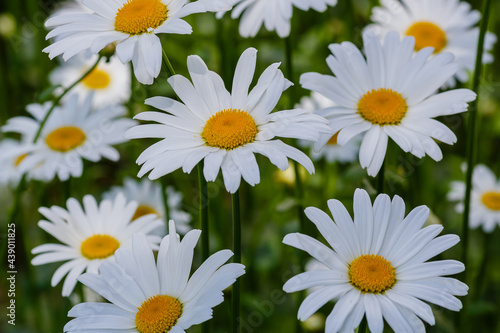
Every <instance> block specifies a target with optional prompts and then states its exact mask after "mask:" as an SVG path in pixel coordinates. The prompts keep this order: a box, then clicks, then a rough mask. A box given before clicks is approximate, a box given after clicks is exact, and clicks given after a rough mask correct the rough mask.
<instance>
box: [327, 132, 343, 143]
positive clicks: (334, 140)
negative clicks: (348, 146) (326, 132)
mask: <svg viewBox="0 0 500 333" xmlns="http://www.w3.org/2000/svg"><path fill="white" fill-rule="evenodd" d="M339 132H340V131H338V132H337V133H335V134H334V135H333V136H332V137H331V138H330V140H328V142H327V143H326V144H327V145H332V146H336V145H337V144H338V143H337V138H338V137H339Z"/></svg>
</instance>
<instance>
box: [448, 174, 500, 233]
mask: <svg viewBox="0 0 500 333" xmlns="http://www.w3.org/2000/svg"><path fill="white" fill-rule="evenodd" d="M464 199H465V183H464V182H461V181H454V182H452V183H451V191H450V192H449V193H448V200H450V201H460V202H459V203H458V204H457V205H456V207H455V209H456V211H457V212H458V213H463V212H464V203H463V202H464ZM470 200H471V201H470V214H469V226H470V227H471V228H473V229H474V228H477V227H479V226H481V227H482V228H483V230H484V232H488V233H490V232H493V230H495V227H496V226H497V225H500V180H497V177H496V176H495V174H494V173H493V171H491V170H490V169H489V168H488V167H487V166H486V165H483V164H479V165H476V166H475V167H474V171H473V173H472V192H471V198H470Z"/></svg>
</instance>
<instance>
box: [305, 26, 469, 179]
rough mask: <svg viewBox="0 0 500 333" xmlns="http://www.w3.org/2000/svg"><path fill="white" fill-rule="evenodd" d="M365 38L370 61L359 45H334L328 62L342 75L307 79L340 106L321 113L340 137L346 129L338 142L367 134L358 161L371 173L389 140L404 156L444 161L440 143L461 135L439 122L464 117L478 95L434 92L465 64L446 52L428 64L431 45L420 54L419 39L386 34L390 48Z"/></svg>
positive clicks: (314, 75)
mask: <svg viewBox="0 0 500 333" xmlns="http://www.w3.org/2000/svg"><path fill="white" fill-rule="evenodd" d="M363 40H364V45H365V53H366V59H365V58H364V57H363V55H362V54H361V52H360V51H359V50H358V49H357V48H356V46H354V45H353V44H352V43H349V42H344V43H342V44H332V45H330V50H331V51H332V53H333V55H330V56H329V57H328V58H327V59H326V62H327V63H328V66H329V67H330V69H331V71H332V72H333V73H334V74H335V77H333V76H329V75H321V74H318V73H306V74H303V75H302V76H301V78H300V82H301V84H302V86H303V87H304V88H306V89H310V90H313V91H317V92H319V93H320V94H322V95H324V96H326V97H328V98H329V99H331V100H332V101H334V102H335V103H336V104H337V105H338V106H335V107H330V108H327V109H325V110H324V111H322V113H321V114H322V115H323V116H325V117H326V118H327V119H329V120H330V126H331V127H332V129H333V132H334V133H336V132H338V131H340V132H339V134H338V138H337V140H338V143H339V144H341V145H344V144H345V143H347V142H348V141H349V140H350V139H352V138H354V137H355V136H357V135H358V134H361V133H365V132H366V133H365V134H364V137H363V141H362V143H361V148H360V152H359V161H360V163H361V166H362V167H363V168H367V169H368V174H369V175H371V176H375V175H377V173H378V171H379V170H380V167H381V166H382V163H383V161H384V158H385V153H386V150H387V142H388V138H389V137H390V138H391V139H393V140H394V141H395V142H396V143H397V144H398V145H399V146H400V147H401V149H403V150H404V151H405V152H410V153H412V154H413V155H415V156H417V157H419V158H421V157H423V156H425V155H426V154H427V155H429V156H430V157H431V158H432V159H434V160H436V161H439V160H441V159H442V157H443V154H442V152H441V149H440V148H439V146H438V145H437V143H436V142H435V141H434V140H433V139H437V140H439V141H442V142H444V143H447V144H453V143H455V142H456V141H457V138H456V136H455V134H454V133H453V132H452V131H451V130H450V129H449V128H447V127H446V126H444V125H443V124H442V123H440V122H438V121H437V120H435V119H433V118H435V117H438V116H445V115H451V114H456V113H459V112H464V111H466V110H467V108H468V104H467V102H471V101H473V100H474V99H475V98H476V94H475V93H474V92H472V91H471V90H468V89H456V90H451V91H447V92H444V93H440V94H435V93H436V91H437V90H438V89H439V87H441V86H442V85H443V83H444V82H446V81H447V80H448V79H449V78H450V77H452V76H453V75H454V74H455V73H456V71H457V69H458V67H459V65H458V64H457V63H455V62H453V55H452V54H450V53H442V54H439V55H436V56H435V57H433V58H431V59H429V60H428V58H429V57H430V56H431V54H432V52H433V49H432V48H424V49H422V50H420V51H419V52H418V53H416V54H413V50H414V45H415V39H414V38H413V37H405V38H403V40H400V38H399V35H398V34H397V33H396V32H389V33H388V34H387V35H386V38H385V42H384V46H382V45H381V43H380V41H379V40H378V38H377V37H376V36H374V35H373V34H371V33H365V34H364V36H363Z"/></svg>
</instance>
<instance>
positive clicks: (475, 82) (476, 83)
mask: <svg viewBox="0 0 500 333" xmlns="http://www.w3.org/2000/svg"><path fill="white" fill-rule="evenodd" d="M490 7H491V0H484V1H483V11H482V12H483V18H482V20H481V27H480V31H479V41H478V43H477V54H476V66H475V69H474V76H473V78H472V90H473V91H474V92H475V93H476V94H477V98H476V100H475V101H474V102H473V103H472V104H471V106H470V111H469V126H468V140H467V174H466V179H465V201H464V215H463V224H462V242H463V245H462V262H463V263H464V265H467V262H468V258H467V257H468V255H467V248H468V244H469V213H470V199H471V191H472V172H473V170H474V166H475V164H476V158H477V156H476V153H477V149H476V148H477V140H478V138H477V135H478V133H477V126H476V120H477V110H478V105H479V88H480V83H481V74H482V69H483V63H482V59H483V53H484V40H485V37H486V31H487V29H488V21H489V17H490ZM462 274H463V275H462V277H463V279H462V281H464V282H465V281H467V272H466V271H464V272H463V273H462ZM467 307H468V299H467V298H465V299H464V311H463V313H464V314H465V315H463V316H461V318H462V323H467V319H466V317H467V316H466V315H467Z"/></svg>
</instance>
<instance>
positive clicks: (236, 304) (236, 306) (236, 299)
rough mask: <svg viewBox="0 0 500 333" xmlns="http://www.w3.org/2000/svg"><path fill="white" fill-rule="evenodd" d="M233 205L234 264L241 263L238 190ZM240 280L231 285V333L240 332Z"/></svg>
mask: <svg viewBox="0 0 500 333" xmlns="http://www.w3.org/2000/svg"><path fill="white" fill-rule="evenodd" d="M231 199H232V203H233V251H234V260H233V262H235V263H241V217H240V194H239V190H238V191H236V192H235V193H234V194H232V195H231ZM240 289H241V288H240V279H237V280H236V282H235V283H234V284H233V293H232V298H233V302H232V305H233V316H232V321H233V333H238V332H240V327H239V325H238V319H239V318H240Z"/></svg>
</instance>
